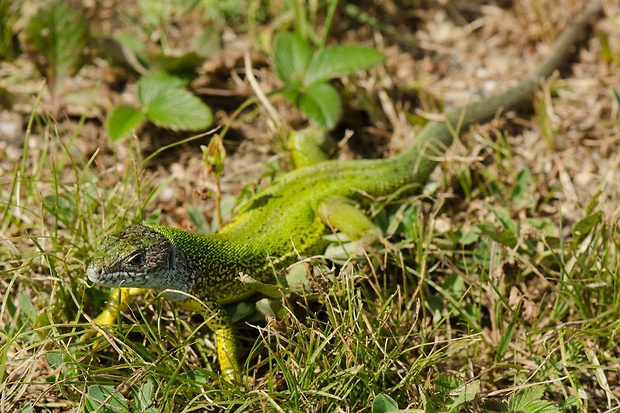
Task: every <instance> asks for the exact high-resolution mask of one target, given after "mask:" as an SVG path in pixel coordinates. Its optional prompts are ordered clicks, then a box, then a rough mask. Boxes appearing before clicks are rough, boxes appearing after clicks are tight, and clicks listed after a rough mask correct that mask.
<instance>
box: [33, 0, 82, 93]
mask: <svg viewBox="0 0 620 413" xmlns="http://www.w3.org/2000/svg"><path fill="white" fill-rule="evenodd" d="M26 35H27V37H28V38H29V42H28V45H29V46H30V47H31V50H32V51H33V52H34V53H36V54H37V55H38V57H39V58H38V59H35V60H34V61H35V64H36V65H37V69H38V70H39V72H40V73H41V74H42V75H44V76H45V77H46V78H47V79H48V80H50V82H51V83H53V82H54V81H55V80H56V79H57V78H59V77H62V76H72V75H74V74H75V73H77V71H78V70H79V69H80V68H81V67H82V64H83V63H84V50H85V49H86V43H87V40H88V29H87V26H86V23H85V22H84V18H83V17H82V15H81V14H79V13H77V12H75V11H74V10H72V9H71V7H70V6H68V5H67V4H65V3H64V2H62V1H55V2H54V3H53V4H52V5H51V6H50V7H49V8H48V7H42V8H40V9H39V10H38V11H37V13H36V14H35V15H34V16H33V17H32V18H31V19H30V21H29V22H28V26H27V27H26Z"/></svg>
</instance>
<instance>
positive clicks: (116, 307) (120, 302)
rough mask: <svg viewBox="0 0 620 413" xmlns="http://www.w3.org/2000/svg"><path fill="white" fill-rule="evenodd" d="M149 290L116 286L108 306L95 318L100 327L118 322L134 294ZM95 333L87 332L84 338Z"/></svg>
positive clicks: (94, 320) (111, 293) (109, 298)
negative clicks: (120, 314) (119, 316)
mask: <svg viewBox="0 0 620 413" xmlns="http://www.w3.org/2000/svg"><path fill="white" fill-rule="evenodd" d="M147 291H148V289H146V288H114V289H113V290H112V292H110V296H109V297H108V301H107V304H106V308H105V309H104V310H103V311H102V312H101V314H99V315H98V316H97V317H95V318H94V319H93V323H95V324H96V325H98V326H99V327H105V326H110V325H113V324H114V323H116V320H117V319H118V315H119V313H122V312H123V311H125V310H127V307H129V304H130V303H131V299H132V297H133V296H134V295H141V294H144V293H146V292H147ZM93 335H94V333H85V334H84V335H83V336H82V339H87V338H90V337H92V336H93Z"/></svg>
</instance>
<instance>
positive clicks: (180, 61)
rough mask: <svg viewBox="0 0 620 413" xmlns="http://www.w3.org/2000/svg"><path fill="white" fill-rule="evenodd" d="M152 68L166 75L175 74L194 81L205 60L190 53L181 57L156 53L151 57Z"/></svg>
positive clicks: (194, 53)
mask: <svg viewBox="0 0 620 413" xmlns="http://www.w3.org/2000/svg"><path fill="white" fill-rule="evenodd" d="M149 60H150V63H151V68H152V69H154V70H161V71H162V72H165V73H174V74H176V75H178V76H180V77H182V78H183V79H190V80H191V79H194V78H196V77H197V76H198V74H197V73H196V69H198V68H199V67H200V65H202V63H203V62H204V61H205V58H204V57H202V56H199V55H198V54H197V53H196V52H188V53H184V54H182V55H179V56H173V55H169V54H164V53H156V54H154V55H152V56H150V59H149Z"/></svg>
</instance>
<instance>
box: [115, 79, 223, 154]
mask: <svg viewBox="0 0 620 413" xmlns="http://www.w3.org/2000/svg"><path fill="white" fill-rule="evenodd" d="M138 99H139V101H140V107H139V108H133V107H131V106H126V105H120V106H117V107H115V108H114V109H113V110H112V111H111V112H110V115H109V116H108V121H107V129H108V135H109V136H110V139H111V140H112V141H113V142H116V141H119V140H121V139H124V138H126V137H128V136H129V135H131V133H132V132H133V131H135V130H136V129H138V128H139V127H141V126H142V125H143V124H144V123H145V122H146V121H147V120H150V121H151V122H153V123H154V124H156V125H157V126H161V127H164V128H168V129H172V130H188V131H195V130H200V129H204V128H206V127H208V126H209V125H211V123H212V121H213V114H212V113H211V109H209V107H208V106H207V105H205V104H204V103H203V102H202V101H201V100H200V99H199V98H198V97H196V96H195V95H193V94H192V93H191V92H190V91H188V90H187V89H185V82H184V81H183V80H182V79H180V78H178V77H175V76H171V75H167V74H153V75H149V76H145V77H142V78H140V80H138Z"/></svg>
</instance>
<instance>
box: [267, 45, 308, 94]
mask: <svg viewBox="0 0 620 413" xmlns="http://www.w3.org/2000/svg"><path fill="white" fill-rule="evenodd" d="M311 59H312V50H311V49H310V46H309V45H308V43H306V42H305V41H304V40H303V39H302V38H301V37H300V36H299V35H297V34H292V33H282V34H281V35H279V36H278V37H276V39H275V41H274V44H273V65H274V67H275V69H276V73H278V76H279V77H280V79H281V80H282V81H283V82H284V83H285V84H287V85H291V84H295V83H301V82H302V79H303V77H304V75H305V73H306V68H307V67H308V64H309V63H310V60H311Z"/></svg>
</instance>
